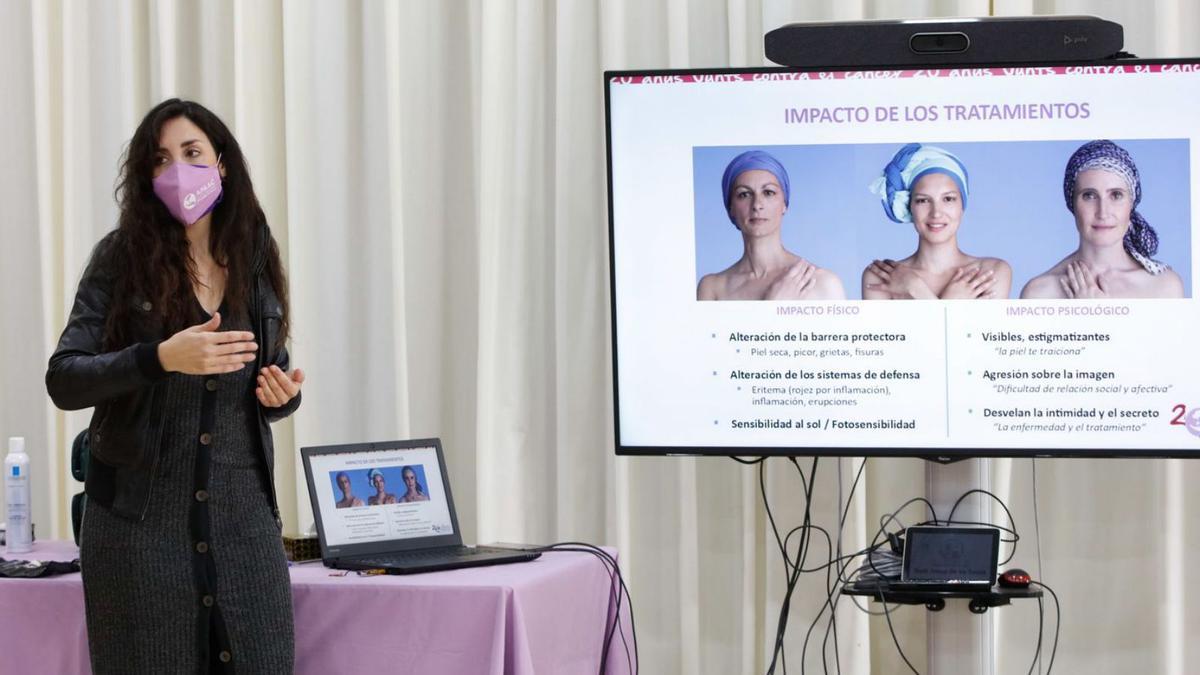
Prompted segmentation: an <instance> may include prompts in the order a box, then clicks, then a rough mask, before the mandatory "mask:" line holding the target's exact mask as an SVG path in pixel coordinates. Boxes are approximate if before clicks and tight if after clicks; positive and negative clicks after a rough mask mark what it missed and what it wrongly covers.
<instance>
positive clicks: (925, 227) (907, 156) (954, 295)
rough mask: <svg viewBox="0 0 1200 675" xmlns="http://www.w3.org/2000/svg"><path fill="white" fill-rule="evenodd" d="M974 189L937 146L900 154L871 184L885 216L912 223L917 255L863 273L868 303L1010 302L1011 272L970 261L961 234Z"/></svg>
mask: <svg viewBox="0 0 1200 675" xmlns="http://www.w3.org/2000/svg"><path fill="white" fill-rule="evenodd" d="M969 189H970V186H969V183H968V180H967V169H966V167H965V166H963V163H962V162H961V161H959V159H958V157H955V156H954V155H953V154H951V153H949V152H947V151H945V150H943V149H941V148H938V147H934V146H932V145H921V144H919V143H910V144H908V145H906V146H904V147H903V148H901V149H900V151H899V152H897V153H896V155H895V157H893V158H892V161H891V162H888V165H887V166H886V167H884V169H883V175H881V176H880V177H879V178H877V179H876V180H875V182H874V183H872V184H871V192H873V193H875V194H876V195H878V196H879V197H880V198H881V199H882V200H883V211H884V213H886V214H887V217H888V218H889V219H891V220H892V222H896V223H912V225H913V229H915V230H916V231H917V250H916V252H914V253H913V254H912V255H910V256H908V257H907V258H904V259H903V260H898V261H894V260H876V261H875V262H873V263H871V264H870V265H869V266H867V269H865V270H863V275H862V288H863V299H864V300H895V299H901V298H904V299H936V298H941V299H944V300H950V299H954V300H977V299H978V300H982V299H989V298H1007V297H1008V292H1009V289H1010V287H1011V285H1012V268H1011V267H1010V266H1009V264H1008V263H1006V262H1004V261H1003V260H1001V259H999V258H986V257H979V256H973V255H968V254H966V253H964V252H963V251H962V249H960V248H959V247H958V228H959V225H960V224H961V223H962V217H963V212H964V211H965V210H966V208H967V196H968V191H969Z"/></svg>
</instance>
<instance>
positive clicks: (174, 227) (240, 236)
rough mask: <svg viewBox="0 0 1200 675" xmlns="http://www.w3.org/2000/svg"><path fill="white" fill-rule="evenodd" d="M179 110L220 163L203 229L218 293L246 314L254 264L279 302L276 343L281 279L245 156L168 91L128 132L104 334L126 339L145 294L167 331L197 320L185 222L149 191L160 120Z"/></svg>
mask: <svg viewBox="0 0 1200 675" xmlns="http://www.w3.org/2000/svg"><path fill="white" fill-rule="evenodd" d="M178 117H185V118H187V119H188V120H190V121H191V122H192V123H193V124H195V125H196V126H197V127H199V128H200V130H201V131H203V132H204V134H205V135H206V136H208V140H209V143H210V144H211V145H212V147H213V150H214V151H215V152H216V153H217V155H218V156H220V158H221V163H222V165H223V166H224V169H225V176H224V178H223V179H222V181H221V182H222V196H221V200H220V202H219V203H218V204H217V205H216V207H215V208H214V209H213V211H212V225H211V233H210V236H209V246H210V252H211V254H212V257H213V260H214V261H216V263H217V264H218V265H220V266H221V267H222V268H224V269H225V271H226V275H227V280H226V283H225V301H226V303H227V304H228V307H229V312H230V313H231V314H232V315H234V316H241V317H245V316H247V315H248V305H249V302H250V295H251V289H252V285H253V283H254V275H255V273H256V272H257V268H258V265H260V264H262V265H263V268H264V269H265V273H266V274H267V278H268V280H269V281H270V282H271V285H272V286H273V287H274V289H275V293H276V295H277V296H278V297H279V301H280V305H281V306H282V309H283V312H282V314H283V322H282V325H281V327H280V331H279V337H278V344H277V346H282V344H283V342H284V340H286V339H287V334H288V327H289V325H290V323H289V314H290V312H289V307H288V291H287V279H286V277H285V276H284V272H283V264H282V262H281V261H280V257H279V248H278V246H276V244H275V239H274V237H272V236H271V233H270V230H269V228H268V227H267V218H266V215H265V214H264V213H263V210H262V207H261V206H259V203H258V198H257V197H255V196H254V186H253V184H252V183H251V182H250V172H249V170H248V168H247V167H246V159H245V157H244V156H243V155H242V149H241V147H240V146H238V143H237V140H236V139H235V138H234V137H233V134H232V133H231V132H230V131H229V127H227V126H225V123H224V122H222V121H221V119H220V118H219V117H217V116H216V115H215V114H213V113H212V111H210V110H208V109H207V108H205V107H204V106H202V105H200V104H199V103H196V102H194V101H184V100H180V99H177V98H172V99H168V100H166V101H163V102H162V103H159V104H158V105H156V106H154V108H153V109H151V110H150V112H148V113H146V116H145V117H144V118H143V119H142V122H141V124H139V125H138V127H137V130H136V131H135V132H134V133H133V138H131V139H130V140H129V146H128V147H127V148H126V151H125V156H124V158H123V160H122V162H121V168H120V177H119V178H118V181H117V187H116V191H115V196H116V199H117V203H118V205H119V206H120V209H121V215H120V218H119V220H118V223H117V232H116V236H115V237H114V241H113V246H112V250H111V255H112V256H113V260H112V264H113V269H115V270H117V272H118V273H117V275H116V278H115V281H114V287H113V298H112V304H111V311H110V312H109V314H108V319H107V323H106V325H105V341H106V343H107V344H108V346H109V348H112V349H117V348H121V347H124V346H126V345H128V344H129V343H130V342H132V328H131V324H132V322H133V320H134V318H135V317H134V316H132V315H133V312H134V310H133V300H134V299H135V298H144V299H147V300H150V301H151V302H152V305H153V307H154V308H155V310H156V311H157V313H158V316H159V317H160V318H161V320H162V326H163V329H164V331H166V334H167V335H170V334H173V333H176V332H178V331H180V330H182V329H184V328H186V327H188V326H191V325H195V324H196V323H200V322H201V320H202V317H201V316H200V311H199V308H198V307H197V303H196V302H195V301H194V300H193V297H194V295H193V291H192V285H193V284H194V283H196V280H197V277H196V266H195V262H194V261H193V260H192V259H191V256H190V255H189V254H188V240H187V235H186V234H185V229H184V227H183V226H182V225H180V223H179V221H177V220H175V218H174V217H173V216H171V214H170V212H169V211H167V207H166V206H165V205H164V204H163V203H162V202H161V201H160V200H159V199H158V197H157V196H156V195H155V194H154V186H153V176H154V164H155V160H156V158H157V156H158V149H159V136H160V135H161V133H162V128H163V125H164V124H166V123H167V122H168V121H170V120H173V119H176V118H178Z"/></svg>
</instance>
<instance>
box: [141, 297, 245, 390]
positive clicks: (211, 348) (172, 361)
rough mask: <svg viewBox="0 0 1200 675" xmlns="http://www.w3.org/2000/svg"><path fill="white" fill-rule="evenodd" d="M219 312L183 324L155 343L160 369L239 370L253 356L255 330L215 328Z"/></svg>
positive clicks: (213, 372) (190, 372)
mask: <svg viewBox="0 0 1200 675" xmlns="http://www.w3.org/2000/svg"><path fill="white" fill-rule="evenodd" d="M220 325H221V313H220V312H216V313H214V314H213V316H212V318H211V319H209V320H208V321H205V322H204V323H202V324H198V325H195V326H191V327H188V328H184V329H183V330H181V331H179V332H178V333H176V334H174V335H172V336H171V337H169V338H167V339H166V340H164V341H163V342H161V343H160V344H159V345H158V360H159V363H161V364H162V367H163V370H165V371H167V372H170V373H185V374H187V375H216V374H220V373H232V372H233V371H235V370H241V369H242V368H244V367H245V365H246V364H247V363H249V362H251V361H253V360H254V355H255V352H257V351H258V345H257V344H255V343H254V333H251V332H249V331H244V330H230V331H223V332H218V331H217V328H218V327H220Z"/></svg>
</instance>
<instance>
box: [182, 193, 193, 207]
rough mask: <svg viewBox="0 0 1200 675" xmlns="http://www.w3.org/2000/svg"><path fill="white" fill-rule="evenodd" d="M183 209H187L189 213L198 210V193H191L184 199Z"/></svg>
mask: <svg viewBox="0 0 1200 675" xmlns="http://www.w3.org/2000/svg"><path fill="white" fill-rule="evenodd" d="M183 208H185V209H187V210H189V211H190V210H192V209H194V208H196V193H195V192H189V193H188V196H186V197H184V198H183Z"/></svg>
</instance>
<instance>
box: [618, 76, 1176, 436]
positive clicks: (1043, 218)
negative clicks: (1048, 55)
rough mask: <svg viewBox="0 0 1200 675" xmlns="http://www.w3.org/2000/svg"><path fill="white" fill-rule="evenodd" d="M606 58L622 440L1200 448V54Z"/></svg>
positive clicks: (619, 421)
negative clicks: (882, 62)
mask: <svg viewBox="0 0 1200 675" xmlns="http://www.w3.org/2000/svg"><path fill="white" fill-rule="evenodd" d="M605 86H606V106H607V125H608V181H609V183H608V184H609V228H610V230H609V234H610V255H611V282H612V289H611V290H612V294H611V298H612V329H613V364H614V367H613V374H614V395H615V403H616V407H615V413H616V415H615V418H616V446H617V452H618V454H632V455H648V454H702V455H770V454H781V455H784V454H786V455H800V454H802V455H908V456H937V457H948V458H956V457H966V456H1044V455H1051V456H1176V457H1188V456H1200V358H1198V355H1197V352H1198V351H1200V341H1198V340H1197V336H1198V335H1200V306H1198V305H1197V300H1196V297H1195V290H1194V286H1193V283H1194V281H1193V280H1194V278H1195V277H1196V274H1197V267H1196V264H1197V263H1196V261H1197V258H1198V256H1200V248H1198V245H1197V238H1198V237H1197V219H1196V217H1195V215H1194V214H1195V213H1196V212H1197V209H1198V208H1200V201H1198V199H1200V172H1198V171H1197V167H1198V166H1200V164H1198V162H1200V146H1198V144H1197V140H1200V61H1177V60H1173V61H1113V62H1107V63H1102V64H1093V65H1078V64H1075V65H1062V64H1045V65H1042V66H1038V67H1030V66H1022V67H971V68H964V67H946V68H929V69H921V70H913V69H911V68H910V69H872V70H862V71H837V72H818V71H807V70H804V69H784V68H769V69H745V70H695V71H656V72H608V73H606V74H605Z"/></svg>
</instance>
